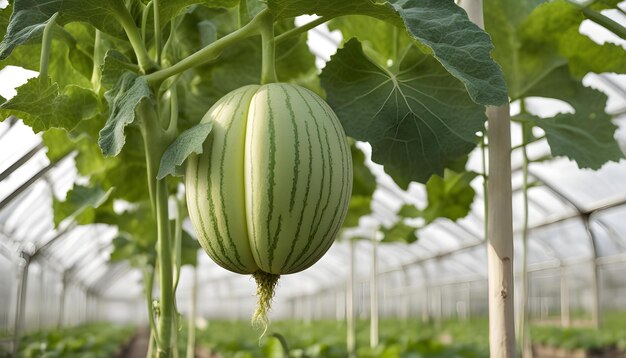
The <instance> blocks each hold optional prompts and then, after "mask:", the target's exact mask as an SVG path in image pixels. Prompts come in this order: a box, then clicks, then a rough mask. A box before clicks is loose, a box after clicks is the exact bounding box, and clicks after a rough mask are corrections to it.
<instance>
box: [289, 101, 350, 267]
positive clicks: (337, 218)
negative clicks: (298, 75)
mask: <svg viewBox="0 0 626 358" xmlns="http://www.w3.org/2000/svg"><path fill="white" fill-rule="evenodd" d="M296 92H298V94H299V95H300V97H301V98H302V99H303V101H304V103H305V104H306V105H307V107H309V113H312V109H311V107H310V106H309V104H308V101H307V99H306V98H305V96H304V95H303V94H302V93H301V91H300V90H299V89H296ZM304 92H305V93H306V94H307V95H308V97H309V98H310V99H313V100H315V101H316V100H317V99H316V98H315V96H312V95H311V94H310V93H309V92H308V91H306V90H305V91H304ZM323 109H324V111H325V112H326V109H325V108H323ZM326 114H327V115H328V113H327V112H326ZM329 118H333V117H331V116H330V115H329ZM331 122H332V125H333V129H335V135H336V136H337V140H339V142H338V143H342V142H343V141H342V139H341V138H342V137H341V134H340V133H339V130H338V129H337V127H336V123H335V121H331ZM344 140H345V139H344ZM326 141H327V148H329V149H330V143H328V137H326ZM339 147H340V150H341V162H344V163H345V160H346V157H345V153H344V151H343V146H342V145H340V146H339ZM330 164H331V168H332V157H330ZM345 170H346V166H345V165H343V166H342V175H341V182H342V185H341V190H340V193H339V196H340V198H341V199H340V201H338V203H337V205H336V206H335V210H334V213H333V220H332V221H331V223H334V222H335V221H337V222H343V216H344V215H337V214H338V213H340V212H341V213H342V214H343V212H342V211H339V210H340V209H339V207H340V206H342V208H341V209H343V210H345V203H343V202H342V201H343V198H344V195H345V191H346V188H345V187H346V180H345V179H346V173H345ZM331 177H332V175H331ZM331 183H332V179H331ZM342 204H343V205H342ZM336 226H337V224H336V223H335V224H333V225H330V226H328V229H327V230H326V232H325V233H324V235H323V236H322V238H321V242H320V243H319V245H318V249H322V250H323V251H322V252H325V251H326V250H327V248H326V250H324V247H326V246H327V243H326V241H327V240H326V239H327V237H328V233H329V232H330V231H331V230H333V229H335V230H333V235H332V236H331V238H334V237H335V234H336V231H337V229H336ZM317 251H318V250H317V249H316V250H314V253H315V252H317ZM313 256H314V257H315V256H316V255H313ZM315 261H316V260H314V261H313V262H315ZM309 262H311V260H310V258H308V259H307V260H305V261H304V262H302V263H301V264H300V265H298V266H296V267H295V268H294V267H293V265H292V267H290V270H292V269H296V270H297V269H299V268H301V267H302V266H305V265H307V264H308V263H309Z"/></svg>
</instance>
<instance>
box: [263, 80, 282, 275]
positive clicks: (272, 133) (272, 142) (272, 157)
mask: <svg viewBox="0 0 626 358" xmlns="http://www.w3.org/2000/svg"><path fill="white" fill-rule="evenodd" d="M266 91H267V108H268V110H269V118H268V125H269V148H268V149H269V153H268V159H269V160H268V162H269V168H270V169H269V170H268V172H269V173H268V174H269V178H268V182H269V185H268V186H267V192H266V194H267V204H268V210H267V211H268V215H267V219H266V220H265V228H266V229H267V239H268V240H271V241H270V247H271V246H273V243H274V242H273V241H274V239H273V238H272V239H270V238H271V237H272V235H271V230H272V216H273V214H274V187H275V186H276V180H275V178H274V172H275V171H276V126H275V125H276V123H275V120H274V111H273V110H272V100H271V96H270V86H267V90H266ZM278 224H279V225H278V228H279V229H280V222H279V223H278ZM277 234H278V233H276V235H277ZM259 258H261V256H259ZM273 260H274V251H273V250H270V251H269V257H268V261H269V262H268V264H269V266H270V267H271V265H272V261H273ZM259 264H261V263H260V262H259Z"/></svg>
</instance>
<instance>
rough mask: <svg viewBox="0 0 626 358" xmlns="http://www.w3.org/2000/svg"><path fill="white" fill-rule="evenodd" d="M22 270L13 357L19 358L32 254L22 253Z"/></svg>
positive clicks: (18, 290)
mask: <svg viewBox="0 0 626 358" xmlns="http://www.w3.org/2000/svg"><path fill="white" fill-rule="evenodd" d="M21 258H22V260H23V261H22V265H23V267H22V272H21V273H20V275H19V278H18V280H19V281H18V289H17V310H16V311H15V325H14V328H13V358H17V354H18V352H19V347H20V334H21V331H22V329H23V328H24V316H25V311H26V293H27V290H28V267H29V266H30V255H28V254H27V253H25V252H22V254H21Z"/></svg>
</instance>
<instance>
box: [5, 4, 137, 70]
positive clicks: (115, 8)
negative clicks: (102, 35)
mask: <svg viewBox="0 0 626 358" xmlns="http://www.w3.org/2000/svg"><path fill="white" fill-rule="evenodd" d="M124 11H126V8H125V5H124V1H123V0H107V1H100V0H47V1H40V0H15V1H14V4H13V13H12V16H11V19H10V22H9V25H8V27H7V30H6V34H5V36H4V39H3V40H2V42H0V59H4V58H6V57H7V56H9V55H10V54H11V52H12V51H13V49H14V48H15V47H16V46H18V45H21V44H23V43H26V42H27V41H29V40H31V39H35V38H38V37H40V36H41V34H42V33H43V29H44V27H45V26H46V24H47V23H48V21H49V20H50V18H51V17H52V15H54V14H55V13H59V17H58V18H57V23H58V24H60V25H64V24H67V23H70V22H74V21H80V22H87V23H90V24H91V25H93V26H94V27H96V28H98V29H100V30H102V31H104V32H108V33H111V34H118V33H120V31H121V27H120V25H119V23H118V17H119V13H120V12H124Z"/></svg>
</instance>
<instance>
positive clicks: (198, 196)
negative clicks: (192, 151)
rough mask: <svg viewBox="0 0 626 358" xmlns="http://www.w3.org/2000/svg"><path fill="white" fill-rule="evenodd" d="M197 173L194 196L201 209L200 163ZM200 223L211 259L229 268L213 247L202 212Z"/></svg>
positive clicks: (199, 216)
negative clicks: (199, 187) (199, 188)
mask: <svg viewBox="0 0 626 358" xmlns="http://www.w3.org/2000/svg"><path fill="white" fill-rule="evenodd" d="M209 147H210V146H209ZM192 170H193V169H192ZM195 171H196V176H195V179H196V180H195V195H194V197H195V199H196V202H195V204H196V207H197V208H199V207H200V203H199V200H200V195H199V194H198V193H199V190H198V178H199V171H200V165H199V163H197V164H195ZM198 222H199V224H200V229H201V230H202V234H203V235H202V236H201V238H205V240H201V241H203V242H206V243H207V246H208V251H210V252H209V253H210V254H211V258H212V259H213V260H215V261H216V262H217V264H218V265H220V266H222V267H224V268H226V267H228V265H226V264H225V263H224V261H223V260H222V258H221V257H220V256H219V255H218V254H217V251H216V250H215V248H214V247H213V244H212V243H211V242H212V240H210V239H208V238H210V237H211V236H212V235H209V234H208V230H207V227H206V224H205V223H204V220H203V218H202V213H201V212H200V215H198Z"/></svg>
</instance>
